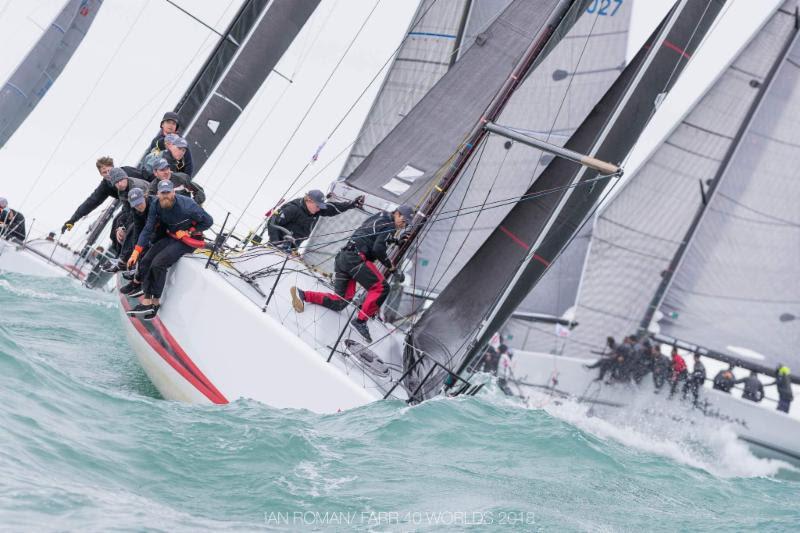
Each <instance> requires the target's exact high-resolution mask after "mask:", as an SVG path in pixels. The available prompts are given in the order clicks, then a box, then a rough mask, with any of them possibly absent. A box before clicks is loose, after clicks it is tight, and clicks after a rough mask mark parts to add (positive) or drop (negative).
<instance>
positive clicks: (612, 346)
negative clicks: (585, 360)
mask: <svg viewBox="0 0 800 533" xmlns="http://www.w3.org/2000/svg"><path fill="white" fill-rule="evenodd" d="M594 353H597V352H596V351H595V352H594ZM616 356H617V341H616V340H614V337H606V348H605V349H604V350H603V353H602V355H601V357H600V359H598V360H597V361H595V362H594V363H593V364H591V365H583V367H584V368H586V369H589V370H591V369H593V368H598V367H599V368H600V374H599V375H598V376H597V377H596V378H595V379H594V380H595V381H602V380H603V378H604V377H605V375H606V372H609V371H610V370H611V369H612V368H613V367H614V364H615V361H616Z"/></svg>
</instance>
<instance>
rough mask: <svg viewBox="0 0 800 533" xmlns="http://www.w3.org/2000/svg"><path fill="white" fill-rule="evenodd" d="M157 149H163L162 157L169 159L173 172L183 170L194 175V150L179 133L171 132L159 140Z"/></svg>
mask: <svg viewBox="0 0 800 533" xmlns="http://www.w3.org/2000/svg"><path fill="white" fill-rule="evenodd" d="M157 149H159V150H161V157H163V158H164V159H166V160H167V163H169V167H170V168H171V169H172V171H173V172H183V173H184V174H186V175H188V176H189V177H190V178H191V177H192V176H193V175H194V164H193V163H192V151H191V150H189V143H188V141H187V140H186V139H184V138H183V137H181V136H180V135H178V134H177V133H170V134H169V135H166V136H165V137H164V139H163V140H162V141H159V142H158V147H157Z"/></svg>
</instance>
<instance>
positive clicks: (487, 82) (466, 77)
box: [346, 0, 563, 204]
mask: <svg viewBox="0 0 800 533" xmlns="http://www.w3.org/2000/svg"><path fill="white" fill-rule="evenodd" d="M562 4H563V2H559V1H557V0H542V1H540V2H528V1H526V0H515V1H514V2H512V3H511V4H510V5H509V7H508V8H506V9H505V10H504V11H503V12H502V13H501V14H500V15H499V16H498V17H497V19H496V20H495V21H494V22H493V23H492V25H491V26H489V28H488V29H487V30H486V31H485V32H484V33H482V34H481V35H480V36H479V37H478V39H477V42H476V43H475V44H474V45H473V46H472V47H471V48H470V49H469V51H468V52H466V53H465V54H464V55H463V57H462V58H461V59H459V60H458V62H456V64H455V65H453V67H452V68H451V69H450V70H449V71H448V72H447V74H446V75H445V76H444V77H442V78H441V79H440V80H439V82H438V83H437V84H436V85H435V86H434V87H433V88H432V89H431V90H430V91H428V93H427V94H426V95H425V96H424V97H423V98H422V99H421V100H420V101H419V103H418V104H417V105H416V106H415V107H414V108H413V109H412V110H411V111H410V112H409V113H408V115H407V116H406V117H405V119H404V120H402V121H401V122H400V123H399V124H398V125H397V126H396V127H395V128H394V129H393V130H392V131H391V133H389V135H387V136H386V137H385V138H384V139H383V140H382V141H381V142H380V144H378V146H377V147H376V148H375V149H374V150H373V151H372V152H371V153H370V154H369V155H368V156H367V157H366V158H365V159H364V160H363V161H362V162H361V164H359V166H358V167H357V168H356V169H355V170H354V171H353V173H352V174H350V175H349V176H348V178H347V180H346V181H347V183H348V184H349V185H351V186H353V187H355V188H357V189H360V190H362V191H365V192H368V193H370V194H374V195H375V196H378V197H380V198H383V199H386V200H388V201H390V202H395V203H402V202H404V203H412V204H416V203H417V202H419V201H420V200H421V199H422V198H423V197H424V196H425V195H426V194H427V193H428V192H429V191H430V189H431V184H432V182H433V180H434V178H436V177H437V176H438V175H439V172H440V171H446V168H447V165H448V161H449V160H451V158H453V157H455V156H456V153H457V151H458V150H459V147H460V146H461V144H462V143H463V142H464V139H465V137H467V136H468V135H469V134H470V133H471V132H472V130H473V128H474V127H475V123H476V120H477V119H478V118H479V117H480V116H481V113H483V112H484V110H486V109H487V107H488V106H489V104H490V103H491V102H492V99H493V98H494V97H495V96H496V95H497V93H498V91H499V90H500V89H501V88H502V86H503V85H504V84H505V83H506V81H507V80H508V77H509V75H510V73H511V72H512V70H513V68H514V67H515V66H516V64H517V62H518V61H519V59H520V58H521V57H522V55H523V53H524V52H525V51H526V49H527V48H528V46H529V45H530V42H531V41H530V36H532V35H539V34H540V33H541V32H542V31H543V30H544V29H545V24H547V22H548V21H549V20H550V19H551V18H552V17H553V16H555V15H556V14H557V13H558V12H559V11H560V10H562V9H563V5H562ZM475 80H480V82H479V83H477V82H476V81H475Z"/></svg>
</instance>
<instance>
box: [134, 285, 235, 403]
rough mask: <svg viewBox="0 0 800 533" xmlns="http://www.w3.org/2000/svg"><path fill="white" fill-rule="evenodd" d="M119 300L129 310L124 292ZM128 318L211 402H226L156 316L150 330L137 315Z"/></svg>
mask: <svg viewBox="0 0 800 533" xmlns="http://www.w3.org/2000/svg"><path fill="white" fill-rule="evenodd" d="M120 302H121V303H122V308H123V309H124V310H125V311H128V310H130V308H131V305H130V302H129V301H128V298H127V297H126V296H125V295H124V294H120ZM128 319H129V320H130V321H131V323H132V324H133V327H134V328H136V331H138V332H139V334H140V335H141V336H142V338H143V339H144V340H145V341H146V342H147V344H149V345H150V347H151V348H153V350H155V351H156V353H157V354H158V355H160V356H161V358H162V359H164V361H166V362H167V363H168V364H169V365H170V366H171V367H172V368H174V369H175V371H176V372H178V374H180V375H181V377H183V378H184V379H185V380H186V381H188V382H189V383H191V384H192V386H194V388H196V389H197V390H198V391H200V392H201V393H202V394H203V395H204V396H205V397H206V398H208V399H209V400H210V401H211V402H212V403H216V404H226V403H228V400H227V399H226V398H225V396H223V395H222V393H221V392H219V390H217V388H216V387H215V386H214V385H213V384H212V383H211V381H209V379H208V378H207V377H206V376H205V375H204V374H203V372H202V371H200V369H199V368H197V365H195V364H194V362H193V361H192V360H191V358H190V357H189V356H188V355H187V354H186V352H185V351H183V348H181V347H180V345H179V344H178V342H177V341H176V340H175V338H174V337H173V336H172V335H171V334H170V333H169V331H168V330H167V328H166V327H165V326H164V324H163V323H162V322H161V320H160V319H158V318H156V319H155V320H153V321H150V324H151V325H152V331H150V328H148V327H147V325H145V322H144V321H143V320H141V319H139V318H137V317H128Z"/></svg>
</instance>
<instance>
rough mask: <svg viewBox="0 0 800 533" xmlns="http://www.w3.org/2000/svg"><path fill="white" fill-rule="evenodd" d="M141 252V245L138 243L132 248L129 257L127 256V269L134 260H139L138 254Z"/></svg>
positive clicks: (133, 263)
mask: <svg viewBox="0 0 800 533" xmlns="http://www.w3.org/2000/svg"><path fill="white" fill-rule="evenodd" d="M140 253H142V247H141V246H139V245H138V244H137V245H136V246H135V247H134V248H133V252H131V256H130V258H128V270H131V269H132V268H133V265H135V264H136V261H138V260H139V254H140Z"/></svg>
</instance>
